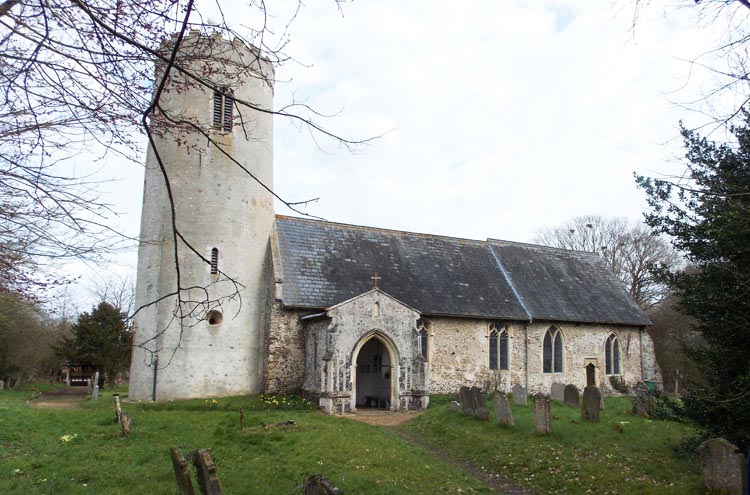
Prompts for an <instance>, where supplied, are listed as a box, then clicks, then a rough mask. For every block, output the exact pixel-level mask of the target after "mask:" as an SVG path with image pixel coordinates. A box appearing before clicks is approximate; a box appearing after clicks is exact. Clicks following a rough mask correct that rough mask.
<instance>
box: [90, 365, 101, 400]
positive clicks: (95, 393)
mask: <svg viewBox="0 0 750 495" xmlns="http://www.w3.org/2000/svg"><path fill="white" fill-rule="evenodd" d="M91 398H93V399H94V400H99V372H98V371H97V372H96V373H94V383H92V386H91Z"/></svg>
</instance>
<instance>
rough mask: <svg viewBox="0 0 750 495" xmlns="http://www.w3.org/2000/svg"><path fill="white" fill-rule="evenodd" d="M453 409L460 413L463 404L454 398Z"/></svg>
mask: <svg viewBox="0 0 750 495" xmlns="http://www.w3.org/2000/svg"><path fill="white" fill-rule="evenodd" d="M451 411H453V412H457V413H460V412H461V404H459V403H458V402H456V401H455V400H452V401H451Z"/></svg>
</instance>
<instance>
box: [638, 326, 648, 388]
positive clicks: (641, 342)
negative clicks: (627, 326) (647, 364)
mask: <svg viewBox="0 0 750 495" xmlns="http://www.w3.org/2000/svg"><path fill="white" fill-rule="evenodd" d="M638 342H639V347H640V351H641V381H644V380H645V379H646V378H645V376H644V370H643V328H640V329H638Z"/></svg>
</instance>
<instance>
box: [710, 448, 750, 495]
mask: <svg viewBox="0 0 750 495" xmlns="http://www.w3.org/2000/svg"><path fill="white" fill-rule="evenodd" d="M698 453H699V454H700V458H701V475H702V477H703V484H705V485H706V487H707V488H709V489H712V490H717V491H720V492H721V493H728V494H729V495H742V494H743V493H745V492H744V491H743V488H744V486H743V480H744V479H745V475H746V473H745V457H744V456H743V455H742V453H741V452H738V450H737V447H736V446H735V445H733V444H731V443H729V442H728V441H726V440H724V439H723V438H712V439H710V440H707V441H706V442H703V443H702V444H701V446H700V447H698Z"/></svg>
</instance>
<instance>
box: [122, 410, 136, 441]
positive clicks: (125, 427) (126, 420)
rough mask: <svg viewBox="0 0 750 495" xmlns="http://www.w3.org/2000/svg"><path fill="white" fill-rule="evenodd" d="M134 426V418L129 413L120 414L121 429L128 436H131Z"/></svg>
mask: <svg viewBox="0 0 750 495" xmlns="http://www.w3.org/2000/svg"><path fill="white" fill-rule="evenodd" d="M132 426H133V420H132V419H130V416H129V415H128V413H122V414H120V430H121V431H122V434H123V435H125V436H126V437H129V436H130V429H131V427H132Z"/></svg>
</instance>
